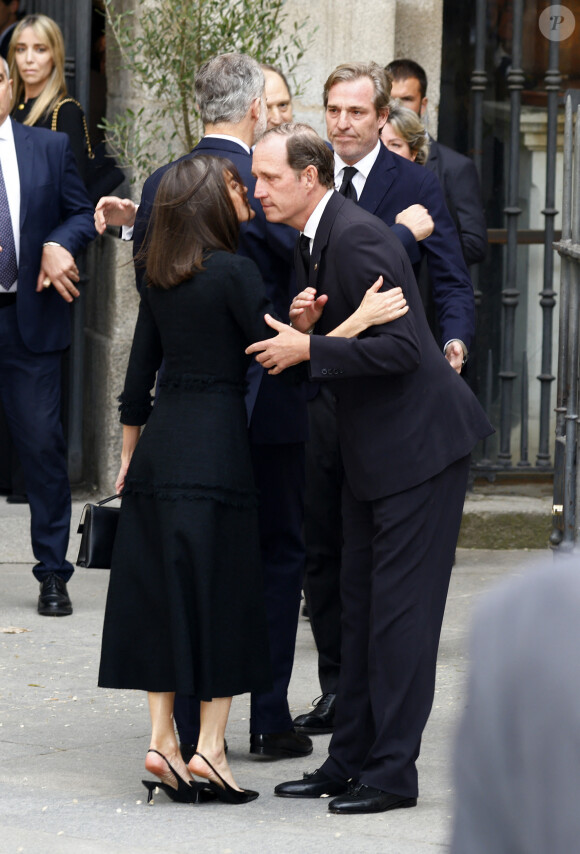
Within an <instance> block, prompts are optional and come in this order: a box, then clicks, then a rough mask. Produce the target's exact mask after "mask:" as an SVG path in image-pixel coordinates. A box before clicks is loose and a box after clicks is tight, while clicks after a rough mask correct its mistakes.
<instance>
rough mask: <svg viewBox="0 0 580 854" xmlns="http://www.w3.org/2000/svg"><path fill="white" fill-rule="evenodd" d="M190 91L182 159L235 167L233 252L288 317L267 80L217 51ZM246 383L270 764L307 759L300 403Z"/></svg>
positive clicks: (288, 251)
mask: <svg viewBox="0 0 580 854" xmlns="http://www.w3.org/2000/svg"><path fill="white" fill-rule="evenodd" d="M195 89H196V92H195V94H196V99H197V102H198V104H199V109H200V114H201V118H202V121H203V124H204V131H205V135H204V137H203V139H202V140H201V141H200V142H199V144H198V145H197V146H196V147H195V148H194V150H193V151H192V152H191V153H190V154H188V155H185V156H186V157H195V156H196V155H197V154H211V155H215V156H217V157H224V158H227V159H228V160H230V161H231V162H232V163H233V164H234V165H235V166H236V168H237V169H238V171H239V173H240V177H241V178H242V180H243V182H244V184H245V185H246V187H247V188H248V198H249V201H250V204H251V205H252V207H253V209H254V210H255V212H256V216H255V217H254V219H253V220H252V221H251V222H250V223H247V224H243V225H242V226H241V229H240V247H239V252H240V254H242V255H245V256H247V257H249V258H252V260H253V261H255V262H256V264H257V265H258V268H259V270H260V273H261V274H262V278H263V279H264V284H265V286H266V292H267V294H268V297H269V298H270V300H271V302H272V304H273V305H274V307H275V309H276V312H277V313H278V315H279V316H280V317H287V316H288V309H289V307H290V302H291V299H292V296H293V295H294V293H295V285H294V280H293V275H292V266H293V250H294V244H295V243H296V238H297V234H296V232H295V231H294V229H291V228H288V227H287V226H284V225H270V224H268V223H267V221H266V218H265V216H264V212H263V210H262V206H261V205H260V203H259V202H256V200H255V199H254V195H253V189H254V184H255V181H254V178H253V177H252V173H251V168H252V155H251V146H252V145H253V144H254V143H255V141H256V140H257V139H258V138H259V136H260V135H261V134H262V133H263V132H264V130H265V129H266V102H265V98H264V74H263V72H262V70H261V68H260V66H259V65H258V63H257V62H255V60H253V59H251V58H250V57H247V56H243V55H240V54H224V55H221V56H217V57H215V58H213V59H212V60H210V61H209V62H207V63H206V64H205V65H204V66H203V67H202V68H201V69H200V70H199V72H198V74H197V78H196V85H195ZM170 165H171V164H169V165H167V166H163V167H162V168H161V169H158V170H157V171H156V172H155V173H154V174H153V175H151V176H150V177H149V178H148V179H147V181H146V182H145V185H144V187H143V193H142V196H141V203H140V205H139V209H138V211H137V215H136V219H135V228H134V233H133V239H134V252H135V255H137V254H138V253H139V250H140V248H141V246H142V244H143V240H144V238H145V234H146V230H147V224H148V222H149V217H150V214H151V209H152V205H153V200H154V198H155V192H156V190H157V187H158V186H159V182H160V180H161V178H162V176H163V175H164V174H165V172H166V170H167V169H168V168H169V166H170ZM134 210H135V206H134V205H132V203H131V202H129V201H128V200H113V199H111V198H105V199H102V200H101V201H100V202H99V204H98V205H97V209H96V214H95V222H96V223H97V228H98V229H99V230H103V229H104V227H105V225H106V224H110V225H123V224H125V225H127V224H131V222H132V218H133V216H134ZM142 275H143V269H142V267H139V266H138V267H137V281H138V284H140V282H141V279H142ZM247 379H248V385H249V389H248V393H247V395H246V408H247V411H248V425H249V432H250V442H251V450H252V461H253V466H254V475H255V478H256V484H257V486H258V489H259V491H260V510H259V513H260V537H261V552H262V561H263V567H264V579H265V596H266V612H267V616H268V621H269V627H270V654H271V662H272V677H273V683H274V684H273V689H272V691H270V692H269V693H267V694H260V695H252V700H251V718H250V752H251V753H253V754H256V755H259V756H271V757H274V758H278V757H280V758H284V757H295V756H296V757H297V756H304V755H308V754H309V753H311V752H312V742H311V741H310V739H309V738H308V737H306V736H304V735H301V734H299V733H296V732H295V731H294V729H293V725H292V718H291V716H290V710H289V707H288V698H287V692H288V684H289V682H290V676H291V673H292V665H293V662H294V646H295V642H296V628H297V624H298V611H299V606H300V597H301V588H302V578H303V573H304V545H303V539H302V519H303V501H304V443H305V440H306V436H307V415H306V400H305V395H304V390H303V388H302V387H301V386H295V387H292V386H290V385H289V384H287V383H285V382H280V380H279V379H276V378H274V377H271V376H269V375H268V374H267V373H266V372H265V371H264V370H263V369H262V368H261V367H260V365H258V364H257V363H254V364H253V365H252V367H251V368H250V371H249V373H248V377H247ZM198 716H199V704H198V703H197V702H195V701H190V700H188V698H181V697H177V698H176V704H175V719H176V723H177V728H178V730H179V734H180V740H181V742H182V752H183V753H184V756H185V758H186V759H187V758H189V757H190V754H191V753H192V752H193V750H195V744H196V741H197V734H198V732H199V717H198Z"/></svg>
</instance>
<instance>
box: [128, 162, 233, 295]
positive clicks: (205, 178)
mask: <svg viewBox="0 0 580 854" xmlns="http://www.w3.org/2000/svg"><path fill="white" fill-rule="evenodd" d="M228 173H229V174H230V175H231V176H232V178H233V180H234V181H236V182H237V183H238V184H240V185H243V182H242V179H241V178H240V175H239V173H238V170H237V169H236V167H235V166H234V164H233V163H231V162H230V161H229V160H227V159H226V158H223V157H211V156H209V155H205V154H204V155H199V156H198V157H191V158H188V159H186V160H181V161H180V162H179V163H176V164H175V165H174V166H172V167H171V168H170V169H168V170H167V172H166V173H165V175H164V176H163V178H162V179H161V183H160V184H159V188H158V190H157V194H156V196H155V202H154V203H153V211H152V214H151V220H150V222H149V228H148V229H147V235H146V237H145V240H144V241H143V246H142V248H141V251H140V252H139V254H138V255H137V259H136V261H137V263H138V264H139V263H140V264H141V265H144V266H145V271H146V279H147V284H148V285H152V286H154V287H159V288H172V287H173V286H174V285H178V284H179V283H180V282H183V281H185V280H186V279H189V278H191V277H192V276H193V275H195V274H196V273H199V272H201V271H202V270H203V269H204V267H203V260H204V256H206V257H207V253H208V251H210V250H212V249H214V250H215V249H223V250H225V251H226V252H236V251H237V248H238V238H239V231H240V228H239V222H238V217H237V214H236V209H235V207H234V204H233V202H232V200H231V198H230V194H229V190H228V183H227V181H228Z"/></svg>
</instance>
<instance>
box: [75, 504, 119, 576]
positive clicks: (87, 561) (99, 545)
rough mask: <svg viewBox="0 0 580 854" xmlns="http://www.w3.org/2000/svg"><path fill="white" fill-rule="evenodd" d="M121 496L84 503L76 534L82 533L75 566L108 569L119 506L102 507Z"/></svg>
mask: <svg viewBox="0 0 580 854" xmlns="http://www.w3.org/2000/svg"><path fill="white" fill-rule="evenodd" d="M115 498H121V496H120V495H111V496H110V498H103V500H102V501H99V502H98V503H97V504H85V506H84V508H83V512H82V514H81V520H80V522H79V527H78V530H77V534H82V537H81V545H80V548H79V556H78V557H77V566H84V567H86V568H87V569H110V568H111V557H112V554H113V543H114V542H115V534H116V533H117V523H118V521H119V513H120V512H121V508H120V507H103V504H107V502H109V501H113V500H114V499H115Z"/></svg>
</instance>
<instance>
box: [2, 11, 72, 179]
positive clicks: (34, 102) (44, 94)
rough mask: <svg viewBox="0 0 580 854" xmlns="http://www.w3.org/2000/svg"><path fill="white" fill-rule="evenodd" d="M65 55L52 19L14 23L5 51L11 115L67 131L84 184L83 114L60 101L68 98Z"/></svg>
mask: <svg viewBox="0 0 580 854" xmlns="http://www.w3.org/2000/svg"><path fill="white" fill-rule="evenodd" d="M64 56H65V54H64V40H63V37H62V32H61V30H60V27H59V26H58V24H57V23H56V22H55V21H53V20H52V18H49V17H48V16H47V15H27V16H26V17H25V18H23V19H22V20H21V21H20V22H19V23H18V24H17V25H16V27H15V28H14V32H13V34H12V38H11V40H10V48H9V50H8V63H9V65H10V76H11V77H12V80H13V100H12V109H11V115H12V118H13V119H14V120H15V121H17V122H20V123H21V124H25V125H29V126H31V127H44V128H49V129H52V130H57V131H62V132H63V133H66V134H67V135H68V137H69V139H70V144H71V148H72V150H73V154H74V156H75V160H76V164H77V168H78V170H79V172H80V174H81V177H82V178H83V180H84V181H85V183H86V177H87V144H86V133H85V117H84V113H83V111H82V109H81V108H80V106H79V105H78V104H77V103H76V102H74V101H72V100H67V102H66V103H62V102H63V101H64V100H65V99H66V98H68V93H67V89H66V83H65V78H64ZM55 113H56V115H55ZM53 119H54V121H53Z"/></svg>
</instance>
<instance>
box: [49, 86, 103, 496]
mask: <svg viewBox="0 0 580 854" xmlns="http://www.w3.org/2000/svg"><path fill="white" fill-rule="evenodd" d="M63 104H76V105H77V107H78V108H79V110H80V111H81V116H82V119H83V128H84V130H85V139H86V141H87V155H88V158H89V160H93V159H94V157H95V152H94V151H93V149H92V147H91V139H90V137H89V129H88V127H87V119H86V116H85V113H84V110H83V108H82V107H81V105H80V104H79V102H78V101H76V100H75V99H74V98H63V99H62V101H59V102H58V104H57V105H56V107H55V108H54V110H53V111H52V121H51V123H50V129H51V130H56V125H57V121H58V112H59V110H60V108H61V107H62V106H63ZM113 497H114V498H116V497H117V496H116V495H115V496H113ZM110 500H111V499H110V498H107V501H110ZM102 503H103V502H102V501H99V504H102Z"/></svg>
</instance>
